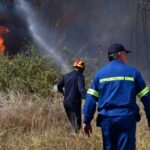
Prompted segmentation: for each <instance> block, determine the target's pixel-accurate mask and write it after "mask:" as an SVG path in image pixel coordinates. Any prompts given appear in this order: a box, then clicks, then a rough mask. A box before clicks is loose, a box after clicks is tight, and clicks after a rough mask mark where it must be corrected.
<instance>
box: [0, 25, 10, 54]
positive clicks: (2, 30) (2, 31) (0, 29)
mask: <svg viewBox="0 0 150 150" xmlns="http://www.w3.org/2000/svg"><path fill="white" fill-rule="evenodd" d="M8 32H9V29H8V28H6V27H4V26H0V54H3V53H4V51H5V40H4V37H5V35H6V34H7V33H8Z"/></svg>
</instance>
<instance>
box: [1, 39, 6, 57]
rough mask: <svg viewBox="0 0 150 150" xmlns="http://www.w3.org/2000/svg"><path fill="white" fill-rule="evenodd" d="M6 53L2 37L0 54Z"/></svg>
mask: <svg viewBox="0 0 150 150" xmlns="http://www.w3.org/2000/svg"><path fill="white" fill-rule="evenodd" d="M4 51H5V44H4V39H3V37H2V36H0V54H3V53H4Z"/></svg>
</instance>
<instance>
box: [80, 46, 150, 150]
mask: <svg viewBox="0 0 150 150" xmlns="http://www.w3.org/2000/svg"><path fill="white" fill-rule="evenodd" d="M129 52H130V51H127V50H126V49H125V48H124V46H123V45H122V44H117V43H116V44H113V45H111V46H110V48H109V49H108V59H109V61H110V62H109V63H108V64H107V65H106V66H105V67H103V68H102V69H100V70H98V71H97V72H96V74H95V76H94V78H93V81H92V84H91V86H90V88H89V90H88V91H87V95H86V101H85V104H84V107H83V113H84V122H83V131H84V132H85V133H86V134H88V135H90V132H91V131H92V127H91V124H90V123H91V120H92V119H93V115H94V113H95V110H96V102H97V103H98V105H97V110H98V117H97V125H98V126H99V127H101V129H102V137H103V148H104V150H135V149H136V144H135V143H136V142H135V141H136V138H135V134H136V122H137V121H139V120H140V114H139V107H138V105H137V104H136V96H137V97H139V98H140V100H141V102H142V103H143V105H144V109H145V113H146V117H147V121H148V127H150V92H149V88H148V87H147V86H146V84H145V82H144V80H143V78H142V76H141V74H140V72H139V71H138V70H137V69H135V68H134V67H131V66H129V65H127V62H128V60H127V54H128V53H129Z"/></svg>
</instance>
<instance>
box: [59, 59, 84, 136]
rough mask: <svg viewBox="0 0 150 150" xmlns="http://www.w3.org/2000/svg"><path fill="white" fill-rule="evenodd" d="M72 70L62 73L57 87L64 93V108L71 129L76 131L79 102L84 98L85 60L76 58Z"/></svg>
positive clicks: (79, 119)
mask: <svg viewBox="0 0 150 150" xmlns="http://www.w3.org/2000/svg"><path fill="white" fill-rule="evenodd" d="M73 67H74V70H73V71H71V72H70V73H67V74H65V75H63V77H62V79H61V80H60V81H59V82H58V84H57V89H58V91H59V92H60V93H62V94H63V95H64V108H65V111H66V114H67V117H68V119H69V122H70V127H71V130H72V131H73V132H75V133H77V132H78V131H79V130H80V128H81V122H82V121H81V120H82V119H81V104H82V99H85V95H86V88H85V77H84V75H83V71H84V69H85V62H84V61H83V60H81V59H78V60H76V61H75V62H74V64H73ZM63 88H64V89H63Z"/></svg>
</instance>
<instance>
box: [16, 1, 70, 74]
mask: <svg viewBox="0 0 150 150" xmlns="http://www.w3.org/2000/svg"><path fill="white" fill-rule="evenodd" d="M15 8H16V10H17V11H18V13H19V14H20V15H21V16H22V17H24V18H25V20H26V22H27V25H28V29H29V31H30V33H31V36H32V38H33V40H34V42H35V43H36V44H37V45H38V46H39V47H40V48H42V49H44V50H45V51H47V52H48V53H49V54H50V55H51V56H52V57H53V58H54V61H55V62H56V64H58V66H60V68H61V69H62V71H63V73H66V72H69V71H70V68H69V67H68V66H67V64H66V63H65V62H64V60H63V59H62V57H61V55H60V53H58V52H57V49H56V48H54V47H52V46H51V45H50V44H51V41H50V40H49V39H51V38H50V35H51V33H50V31H49V30H48V29H46V27H44V25H43V24H42V23H41V22H39V21H38V19H37V18H36V16H35V11H34V9H33V8H32V7H31V5H30V4H29V3H28V2H27V1H25V0H16V1H15Z"/></svg>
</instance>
